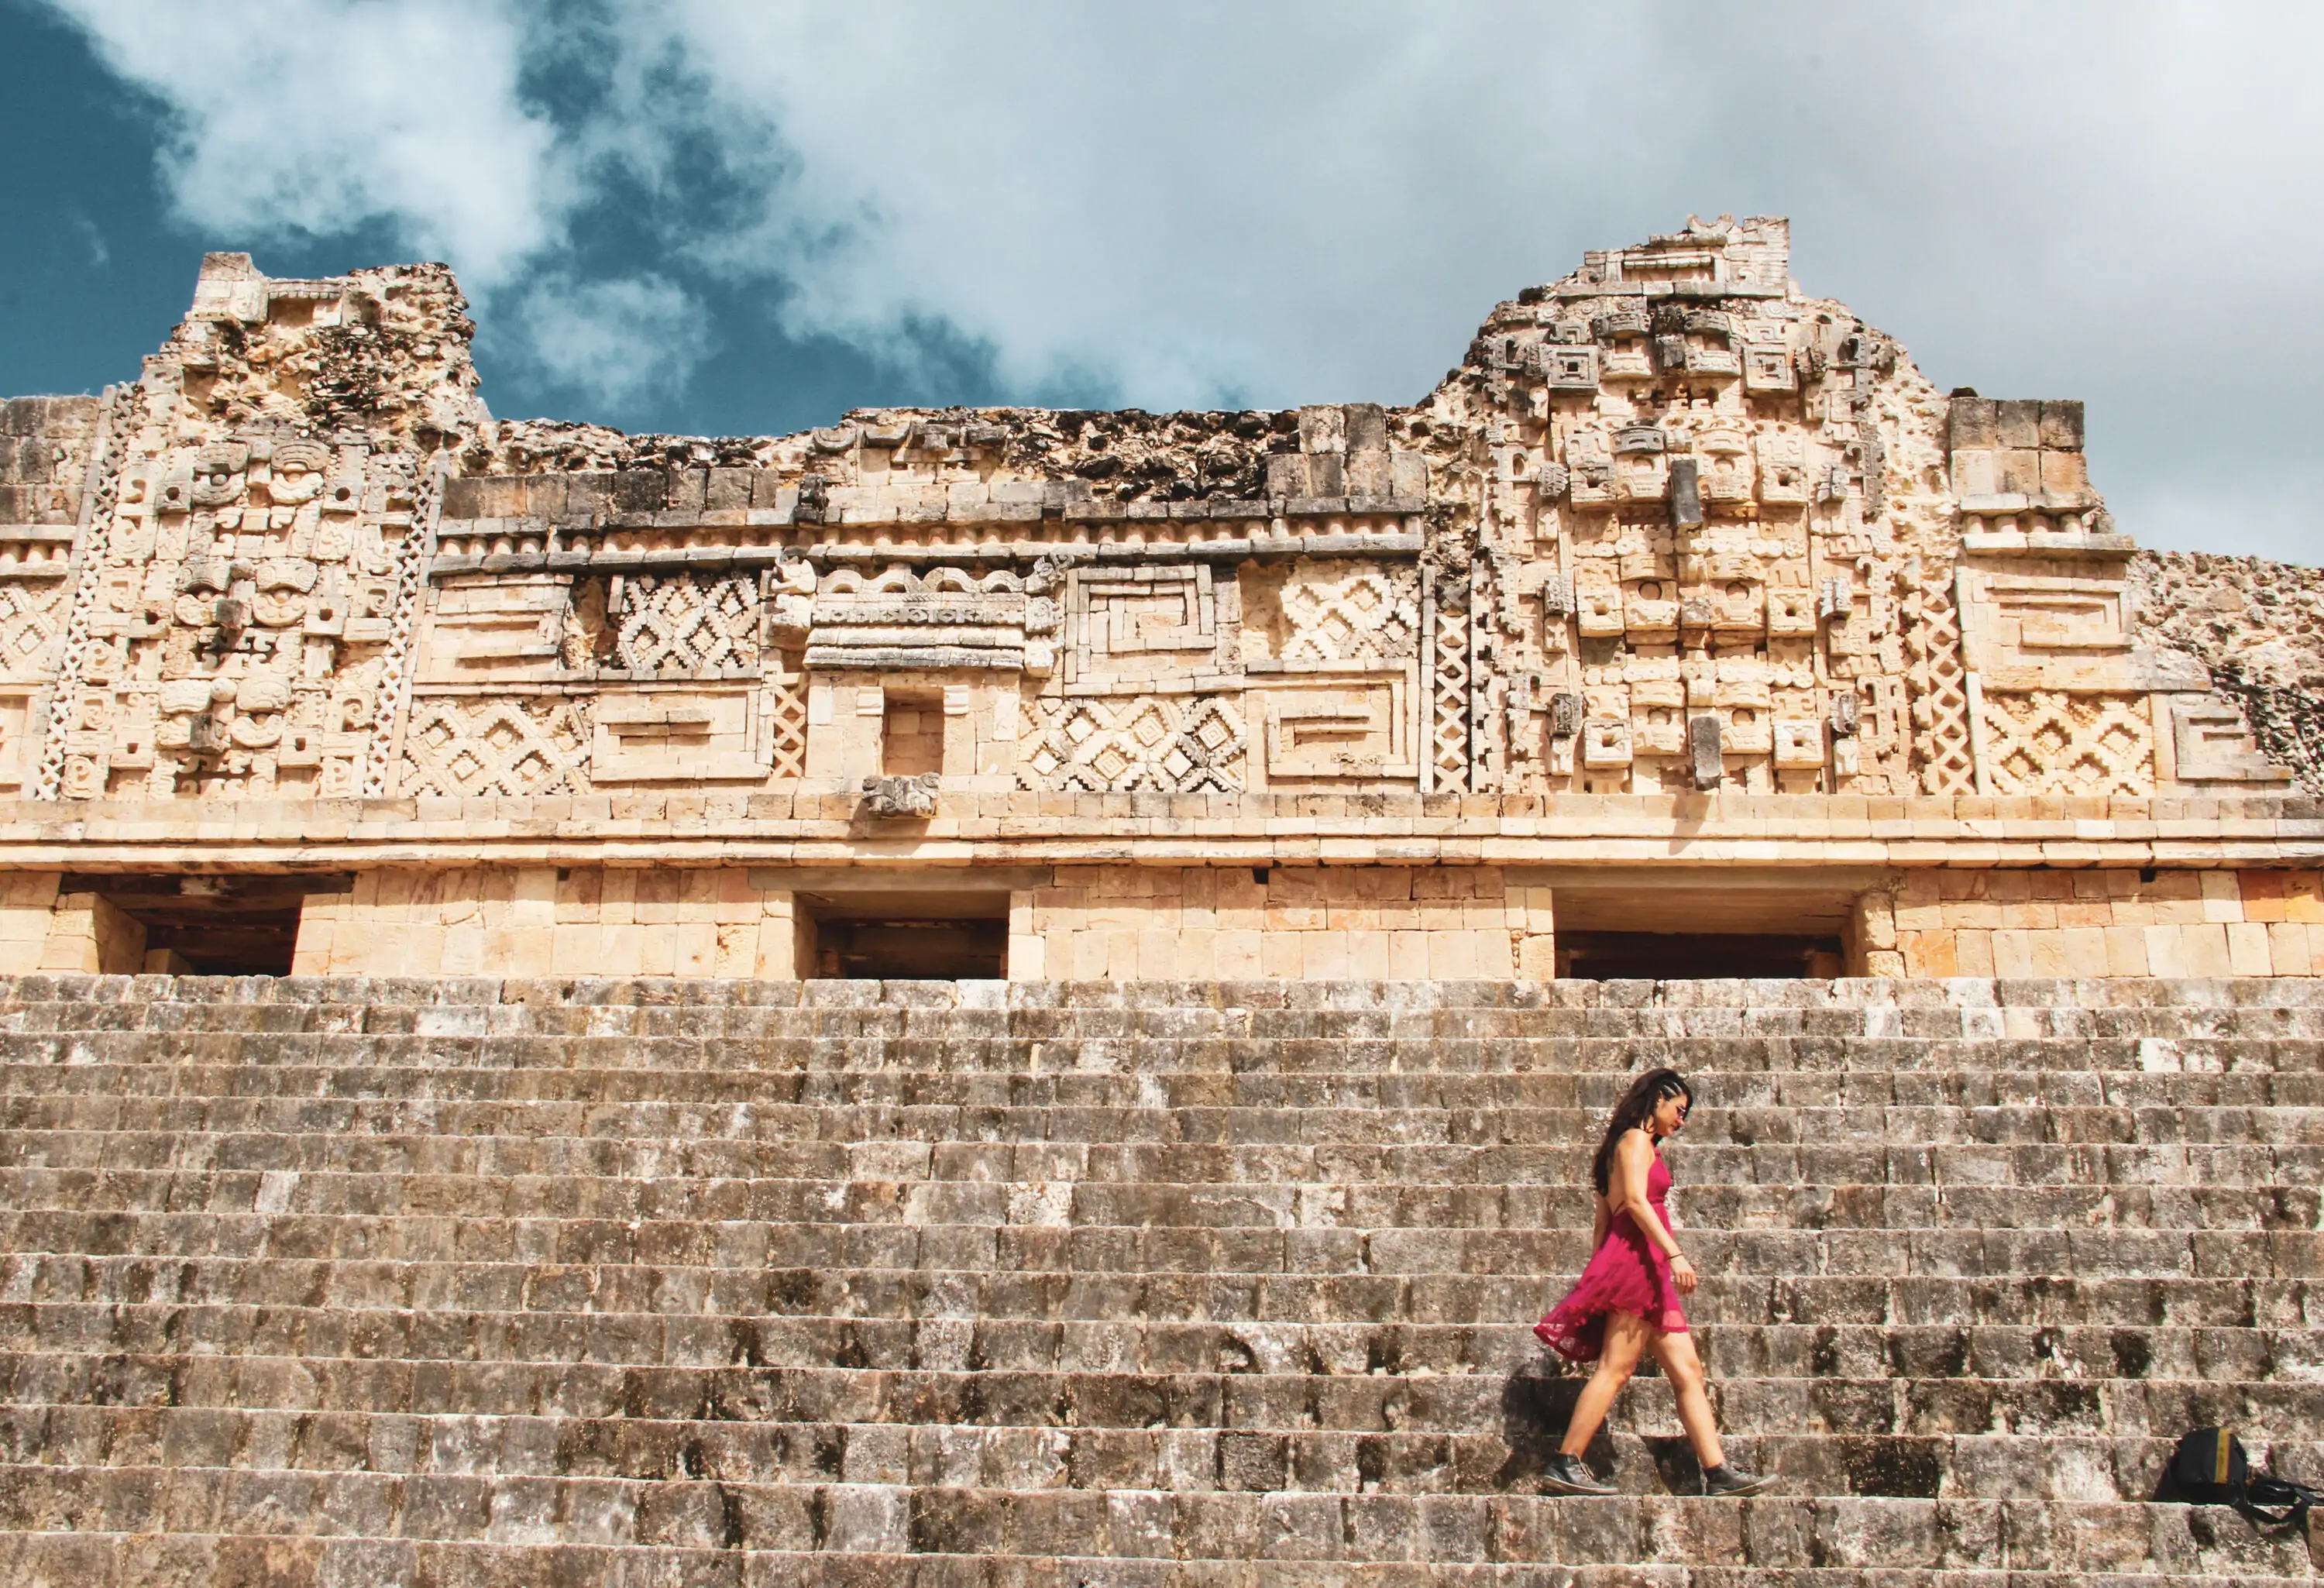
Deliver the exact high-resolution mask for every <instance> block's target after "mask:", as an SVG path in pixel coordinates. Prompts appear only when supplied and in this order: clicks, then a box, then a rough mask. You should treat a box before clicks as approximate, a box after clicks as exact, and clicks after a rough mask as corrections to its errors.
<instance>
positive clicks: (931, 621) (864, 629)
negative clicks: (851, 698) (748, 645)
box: [806, 567, 1054, 672]
mask: <svg viewBox="0 0 2324 1588" xmlns="http://www.w3.org/2000/svg"><path fill="white" fill-rule="evenodd" d="M1033 605H1040V606H1043V607H1047V605H1048V604H1047V602H1041V603H1038V604H1035V603H1029V602H1028V600H1027V599H1026V595H1025V581H1024V580H1023V579H1022V578H1020V577H1019V576H1018V575H1016V574H1014V573H1011V572H1009V571H1008V570H1006V569H1003V570H1001V572H998V573H993V574H989V575H987V576H985V577H983V578H982V579H979V578H977V577H975V576H974V575H973V574H970V573H967V572H965V571H964V570H962V569H959V568H931V569H929V570H928V571H927V573H926V574H918V573H915V572H914V571H913V570H912V569H911V568H905V567H895V568H885V569H882V570H881V571H879V572H877V573H864V572H860V571H858V570H856V569H854V568H842V569H840V570H839V571H838V572H836V573H834V574H832V575H831V576H829V577H826V578H825V579H824V580H823V581H822V583H821V584H820V585H819V586H817V588H816V596H815V605H814V608H813V614H814V615H813V623H814V628H813V630H812V631H811V632H809V634H808V635H807V663H806V665H807V670H808V671H809V672H822V671H825V670H826V669H838V668H847V669H866V670H877V671H889V670H896V669H954V668H997V669H1003V670H1008V671H1019V670H1022V669H1024V667H1025V665H1026V660H1027V655H1026V653H1027V650H1028V644H1027V640H1026V632H1027V629H1028V626H1029V624H1030V622H1031V620H1032V618H1033V617H1034V616H1035V615H1036V614H1033V613H1032V611H1031V610H1030V609H1031V607H1032V606H1033ZM1051 626H1054V619H1051Z"/></svg>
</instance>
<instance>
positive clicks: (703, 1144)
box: [0, 1072, 2324, 1179]
mask: <svg viewBox="0 0 2324 1588" xmlns="http://www.w3.org/2000/svg"><path fill="white" fill-rule="evenodd" d="M59 1073H60V1074H69V1072H59ZM259 1074H260V1076H261V1077H262V1078H279V1077H267V1076H263V1072H260V1073H259ZM6 1106H7V1108H8V1109H9V1110H10V1111H11V1112H14V1113H19V1114H22V1113H29V1112H32V1111H34V1110H38V1111H40V1112H42V1113H67V1112H70V1111H79V1112H83V1113H94V1114H96V1115H97V1117H98V1119H99V1121H100V1122H102V1121H103V1120H105V1119H106V1118H108V1117H110V1116H113V1115H115V1114H117V1113H125V1112H128V1111H132V1110H150V1109H156V1108H163V1107H167V1108H171V1109H175V1110H180V1111H184V1112H187V1113H195V1114H201V1113H212V1114H221V1115H225V1116H228V1119H229V1120H230V1121H237V1122H238V1121H239V1120H242V1119H245V1118H248V1117H250V1116H251V1115H252V1114H254V1113H267V1112H272V1113H278V1114H281V1115H284V1116H287V1117H286V1119H285V1122H286V1124H288V1123H292V1122H303V1123H309V1124H312V1123H320V1122H331V1121H334V1120H344V1121H346V1122H345V1123H343V1124H333V1125H331V1127H330V1129H331V1131H333V1133H337V1134H339V1135H341V1136H345V1135H347V1134H352V1133H355V1132H356V1131H364V1126H363V1125H362V1123H361V1121H362V1120H363V1119H364V1118H365V1117H367V1118H368V1119H369V1120H370V1121H371V1122H373V1124H372V1126H371V1128H370V1130H368V1131H364V1133H365V1134H374V1133H376V1134H381V1135H384V1136H410V1134H412V1133H413V1132H412V1131H392V1130H391V1129H390V1128H389V1126H390V1122H405V1123H408V1124H409V1125H412V1126H420V1127H425V1128H426V1134H427V1135H428V1136H431V1137H435V1138H437V1139H439V1140H476V1139H477V1138H479V1137H488V1136H505V1137H508V1138H511V1139H512V1140H511V1143H510V1145H508V1146H507V1147H505V1148H502V1147H499V1146H497V1145H496V1146H495V1147H494V1150H510V1151H514V1150H519V1149H520V1148H519V1147H518V1146H517V1144H516V1143H517V1142H518V1141H521V1140H548V1139H553V1138H558V1137H563V1138H566V1139H567V1140H592V1141H613V1140H638V1141H641V1142H645V1143H648V1144H651V1143H656V1142H668V1143H669V1144H671V1145H673V1146H678V1147H685V1148H687V1149H697V1150H707V1149H708V1147H709V1146H710V1145H714V1144H720V1143H724V1142H726V1141H753V1140H782V1141H788V1142H789V1143H791V1144H793V1145H795V1146H796V1145H798V1144H800V1143H803V1142H807V1141H825V1142H833V1143H837V1144H841V1145H854V1144H860V1143H867V1142H877V1143H883V1144H884V1143H894V1142H899V1141H900V1142H908V1143H911V1144H913V1146H914V1147H919V1146H930V1147H933V1146H937V1145H951V1146H954V1147H955V1148H958V1149H962V1150H963V1151H966V1152H970V1153H974V1152H983V1153H986V1154H988V1155H989V1154H990V1153H991V1152H992V1150H993V1149H1000V1148H1010V1147H1015V1148H1018V1149H1035V1150H1039V1149H1047V1147H1049V1146H1050V1145H1052V1144H1062V1145H1064V1146H1065V1147H1068V1148H1072V1149H1082V1150H1091V1149H1105V1148H1111V1147H1150V1146H1165V1147H1233V1148H1264V1147H1292V1148H1300V1149H1312V1150H1314V1151H1319V1152H1320V1151H1323V1150H1324V1149H1348V1150H1349V1151H1351V1152H1352V1151H1354V1150H1355V1149H1391V1148H1428V1147H1455V1148H1460V1149H1463V1150H1464V1151H1472V1150H1473V1149H1477V1148H1480V1147H1496V1146H1507V1147H1517V1148H1521V1149H1525V1150H1526V1151H1530V1152H1534V1153H1539V1154H1544V1155H1555V1156H1545V1157H1542V1158H1540V1159H1535V1160H1532V1161H1535V1162H1536V1163H1538V1164H1540V1165H1542V1166H1543V1172H1545V1173H1546V1172H1548V1171H1549V1170H1551V1169H1554V1170H1556V1171H1557V1172H1558V1173H1560V1174H1563V1173H1566V1172H1568V1171H1571V1172H1572V1174H1573V1175H1574V1177H1576V1178H1579V1177H1580V1172H1581V1170H1582V1168H1586V1166H1587V1164H1588V1162H1589V1159H1590V1155H1591V1153H1592V1152H1593V1151H1594V1150H1595V1147H1596V1141H1597V1137H1598V1134H1599V1132H1600V1131H1601V1130H1602V1129H1603V1127H1604V1118H1603V1116H1600V1115H1590V1114H1585V1113H1578V1112H1574V1111H1538V1110H1526V1109H1521V1108H1491V1109H1489V1108H1485V1107H1483V1106H1481V1105H1480V1106H1479V1107H1478V1108H1476V1109H1473V1110H1436V1109H1426V1108H1416V1107H1391V1106H1387V1105H1380V1106H1373V1105H1369V1104H1363V1103H1354V1104H1346V1105H1334V1106H1313V1107H1300V1108H1264V1107H1261V1108H1202V1107H1193V1108H1176V1109H1174V1108H1162V1107H1153V1108H1141V1107H1076V1106H1064V1105H1047V1104H1042V1105H1036V1106H1031V1107H1023V1108H1019V1107H1006V1106H991V1107H981V1106H963V1105H929V1106H916V1105H910V1104H877V1103H866V1104H830V1105H822V1104H810V1105H798V1104H790V1103H781V1102H777V1101H767V1100H759V1101H748V1100H744V1101H738V1102H734V1103H729V1104H724V1105H716V1106H714V1105H709V1104H705V1103H698V1102H676V1103H671V1102H664V1101H661V1100H650V1101H646V1102H637V1101H630V1102H624V1103H607V1104H590V1103H583V1102H580V1101H577V1100H574V1101H565V1100H554V1101H547V1102H540V1101H531V1100H513V1101H506V1102H478V1101H476V1100H475V1099H473V1098H464V1097H451V1098H444V1099H440V1100H438V1099H430V1098H428V1097H425V1096H422V1097H417V1098H411V1097H407V1098H402V1099H398V1100H381V1099H377V1098H374V1099H370V1100H367V1101H364V1102H362V1103H358V1102H357V1101H356V1100H353V1099H346V1098H333V1097H330V1096H328V1095H320V1096H317V1097H315V1098H313V1099H312V1100H306V1099H300V1098H296V1097H289V1098H261V1099H252V1098H247V1097H235V1096H232V1095H221V1094H208V1095H201V1094H192V1095H189V1096H186V1097H181V1098H171V1099H167V1100H159V1099H155V1100H144V1099H138V1098H134V1097H124V1096H122V1095H120V1094H54V1095H46V1096H42V1098H41V1099H40V1100H39V1101H38V1102H37V1103H30V1102H28V1101H27V1100H26V1099H25V1098H24V1097H23V1096H22V1095H19V1096H16V1097H14V1098H12V1099H10V1100H9V1102H8V1103H7V1105H6ZM1699 1108H1700V1113H1701V1132H1702V1133H1701V1135H1694V1134H1692V1133H1690V1134H1689V1135H1688V1136H1685V1137H1683V1138H1681V1139H1679V1140H1676V1141H1675V1142H1674V1143H1673V1145H1674V1148H1675V1149H1678V1150H1679V1151H1681V1152H1697V1151H1701V1152H1709V1153H1712V1154H1718V1153H1721V1152H1726V1153H1729V1156H1726V1157H1712V1158H1711V1159H1706V1160H1705V1161H1707V1162H1710V1163H1711V1164H1712V1165H1714V1166H1716V1165H1723V1164H1736V1163H1743V1164H1751V1165H1755V1166H1756V1165H1757V1163H1759V1162H1760V1161H1761V1159H1760V1158H1759V1156H1757V1155H1761V1154H1775V1157H1774V1158H1773V1159H1771V1160H1770V1161H1774V1162H1778V1163H1782V1164H1785V1165H1787V1166H1795V1165H1797V1164H1798V1163H1800V1162H1802V1161H1803V1160H1802V1159H1798V1158H1796V1157H1785V1156H1784V1152H1785V1151H1786V1150H1787V1149H1795V1150H1796V1151H1798V1152H1812V1151H1836V1152H1843V1153H1846V1154H1849V1156H1847V1157H1844V1158H1841V1159H1836V1160H1835V1162H1836V1163H1837V1164H1842V1165H1865V1164H1886V1163H1889V1162H1892V1161H1895V1162H1904V1163H1907V1164H1909V1165H1913V1166H1914V1168H1912V1170H1911V1171H1910V1172H1912V1173H1913V1174H1914V1176H1915V1177H1918V1178H1927V1177H1930V1176H1932V1175H1933V1174H1935V1173H1936V1172H1937V1171H1938V1169H1939V1168H1941V1167H1944V1160H1940V1159H1922V1158H1915V1157H1914V1156H1913V1155H1915V1154H1922V1155H1925V1154H1927V1153H1930V1152H1932V1151H1950V1152H1952V1153H1953V1154H1954V1155H1955V1156H1954V1158H1953V1159H1951V1160H1950V1161H1951V1164H1952V1167H1953V1168H1955V1172H1956V1174H1957V1176H1958V1177H1979V1176H1982V1175H1987V1174H1989V1172H1990V1171H1988V1170H1987V1168H1985V1166H1986V1165H1987V1164H1989V1163H2006V1162H2008V1161H2010V1160H2009V1159H2007V1158H2006V1157H2005V1156H2001V1155H2003V1154H2006V1152H2007V1150H2008V1149H2021V1148H2037V1149H2047V1150H2049V1151H2051V1152H2052V1153H2053V1154H2054V1153H2057V1152H2059V1151H2061V1150H2063V1149H2110V1148H2155V1149H2181V1148H2223V1147H2252V1148H2260V1149H2274V1150H2278V1151H2287V1150H2292V1149H2311V1148H2314V1147H2316V1146H2318V1145H2319V1144H2324V1109H2317V1108H2310V1107H2305V1106H2302V1107H2298V1108H2273V1107H2251V1106H2236V1107H2227V1108H2202V1107H2184V1108H2177V1107H2167V1106H2158V1107H2142V1108H2080V1107H2074V1106H2070V1105H2068V1106H2049V1107H2045V1106H2038V1105H2023V1106H2012V1107H2008V1108H1993V1109H1975V1110H1964V1109H1951V1108H1927V1109H1903V1108H1878V1107H1867V1108H1862V1109H1847V1110H1837V1109H1836V1110H1822V1111H1819V1110H1816V1109H1812V1108H1805V1107H1802V1108H1792V1109H1780V1110H1779V1109H1764V1110H1743V1109H1720V1108H1718V1107H1716V1106H1715V1105H1713V1104H1711V1103H1708V1102H1707V1101H1706V1102H1705V1103H1701V1105H1699ZM317 1116H319V1118H318V1117H317ZM462 1127H466V1129H463V1128H462ZM32 1129H34V1130H37V1129H38V1127H37V1125H35V1126H33V1127H32ZM0 1130H5V1126H0ZM1690 1131H1691V1132H1692V1122H1690ZM22 1133H25V1132H15V1131H10V1132H7V1134H8V1135H11V1136H13V1135H16V1134H22ZM95 1133H97V1134H110V1133H111V1132H110V1131H105V1130H102V1129H100V1130H98V1131H96V1132H95ZM132 1133H134V1132H132ZM144 1133H147V1134H152V1133H153V1132H144ZM187 1133H191V1134H195V1135H200V1134H206V1133H208V1132H202V1131H190V1132H187ZM229 1133H233V1134H252V1133H254V1132H250V1131H233V1132H229ZM266 1133H269V1134H286V1135H289V1134H317V1133H319V1132H317V1131H312V1130H307V1131H273V1132H266ZM183 1134H185V1133H180V1139H182V1138H183ZM462 1150H479V1149H467V1148H464V1149H462ZM889 1150H894V1151H898V1152H903V1151H906V1150H907V1149H905V1148H902V1147H897V1148H893V1149H889ZM1738 1150H1739V1152H1740V1153H1742V1154H1746V1156H1736V1155H1735V1154H1736V1153H1737V1152H1738ZM1980 1155H1983V1156H1980ZM899 1161H901V1162H903V1163H905V1164H906V1165H907V1166H908V1164H909V1161H910V1160H909V1159H900V1160H899ZM1319 1161H1320V1160H1319ZM1351 1161H1355V1162H1357V1163H1358V1164H1359V1166H1360V1168H1371V1167H1372V1164H1373V1163H1374V1162H1377V1160H1362V1159H1351ZM1453 1161H1465V1160H1453ZM1924 1161H1925V1162H1926V1164H1927V1168H1926V1169H1925V1170H1923V1169H1921V1168H1919V1167H1918V1166H1919V1165H1920V1164H1921V1163H1923V1162H1924ZM2024 1161H2029V1162H2045V1161H2051V1160H2049V1159H2040V1158H2039V1157H2038V1156H2037V1157H2034V1158H2029V1159H2024ZM2055 1161H2057V1162H2060V1163H2061V1164H2067V1165H2070V1166H2073V1168H2074V1172H2075V1173H2076V1174H2078V1175H2080V1176H2082V1177H2092V1178H2094V1177H2104V1176H2106V1175H2108V1174H2112V1173H2115V1172H2117V1171H2119V1172H2121V1173H2124V1174H2126V1175H2129V1176H2133V1177H2138V1178H2142V1179H2143V1178H2146V1177H2149V1176H2150V1175H2151V1172H2152V1167H2151V1166H2152V1164H2153V1162H2155V1161H2160V1162H2162V1163H2163V1164H2165V1165H2166V1166H2167V1165H2170V1164H2172V1163H2175V1162H2176V1161H2178V1160H2176V1159H2172V1158H2170V1157H2169V1156H2167V1155H2166V1156H2165V1157H2164V1158H2163V1159H2160V1160H2154V1159H2139V1158H2135V1157H2134V1158H2126V1159H2107V1158H2103V1157H2098V1156H2094V1155H2091V1154H2089V1153H2086V1154H2085V1156H2083V1157H2080V1158H2073V1157H2061V1158H2057V1159H2055ZM2249 1161H2252V1162H2254V1163H2256V1162H2257V1161H2258V1160H2249ZM1416 1167H1425V1165H1416ZM2271 1167H2272V1166H2271ZM890 1172H891V1173H892V1172H893V1171H892V1170H890ZM1783 1172H1784V1173H1785V1174H1787V1175H1790V1174H1795V1173H1796V1169H1795V1168H1790V1167H1787V1168H1785V1169H1784V1171H1783ZM1826 1177H1827V1178H1832V1179H1864V1178H1876V1179H1877V1178H1879V1177H1881V1176H1880V1175H1878V1174H1875V1175H1871V1176H1867V1175H1865V1174H1863V1173H1862V1172H1861V1171H1860V1170H1858V1172H1856V1173H1853V1174H1838V1173H1834V1174H1831V1175H1827V1176H1826Z"/></svg>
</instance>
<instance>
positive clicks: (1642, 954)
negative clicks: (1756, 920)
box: [1557, 932, 1842, 982]
mask: <svg viewBox="0 0 2324 1588" xmlns="http://www.w3.org/2000/svg"><path fill="white" fill-rule="evenodd" d="M1841 964H1842V956H1841V952H1840V937H1839V935H1838V934H1836V933H1835V934H1833V935H1832V936H1831V937H1815V936H1812V935H1809V934H1806V933H1787V932H1748V933H1746V932H1560V933H1559V934H1558V935H1557V974H1559V975H1561V976H1579V977H1582V978H1583V979H1585V980H1590V981H1600V982H1613V981H1641V982H1693V981H1704V980H1708V979H1711V978H1728V977H1741V978H1745V979H1748V980H1750V981H1781V980H1784V979H1787V978H1791V977H1798V976H1814V977H1831V976H1837V975H1839V974H1840V966H1841Z"/></svg>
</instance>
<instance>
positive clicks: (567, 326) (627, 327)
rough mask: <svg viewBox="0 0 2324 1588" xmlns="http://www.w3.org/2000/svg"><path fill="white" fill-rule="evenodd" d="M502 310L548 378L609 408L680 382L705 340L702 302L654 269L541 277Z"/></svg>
mask: <svg viewBox="0 0 2324 1588" xmlns="http://www.w3.org/2000/svg"><path fill="white" fill-rule="evenodd" d="M507 312H508V313H509V316H510V319H511V323H512V327H513V328H514V329H515V331H516V332H517V334H518V335H519V337H521V339H522V343H523V346H524V349H525V353H524V356H525V357H526V358H527V359H528V360H529V361H530V363H531V364H532V365H534V366H535V368H536V369H538V370H539V373H540V374H541V375H542V376H544V377H545V378H546V380H547V382H548V383H549V384H550V385H552V386H556V387H559V388H562V389H565V390H568V391H571V392H577V393H579V394H580V395H582V396H585V397H590V398H594V399H595V400H596V401H598V402H602V403H604V404H605V405H606V406H607V407H609V408H611V409H613V410H615V411H625V410H628V409H630V408H632V406H633V405H635V404H636V403H638V402H641V401H643V400H645V399H648V398H651V397H655V396H659V395H663V394H666V393H668V392H672V391H675V390H677V389H678V387H680V386H682V385H684V384H685V383H686V380H687V377H688V376H689V375H691V374H693V373H694V369H695V366H696V365H698V364H699V363H701V362H702V358H703V355H704V354H705V353H706V352H707V351H708V350H709V346H710V332H709V328H708V327H707V325H706V324H705V321H704V318H703V310H702V306H701V305H700V304H699V303H697V302H696V301H695V300H694V299H693V298H692V296H690V295H689V294H688V293H687V291H685V290H684V289H683V288H681V287H679V286H678V284H677V283H676V282H671V281H669V280H667V279H666V278H664V277H661V276H654V275H646V276H633V277H624V278H621V279H618V280H614V281H576V280H575V279H574V278H572V277H570V276H567V275H549V276H544V277H541V278H539V280H536V281H534V282H530V283H529V284H528V285H527V286H526V287H525V288H524V289H523V291H521V293H520V294H519V295H518V296H517V297H516V298H515V299H514V300H512V302H510V303H509V305H508V307H507Z"/></svg>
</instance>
